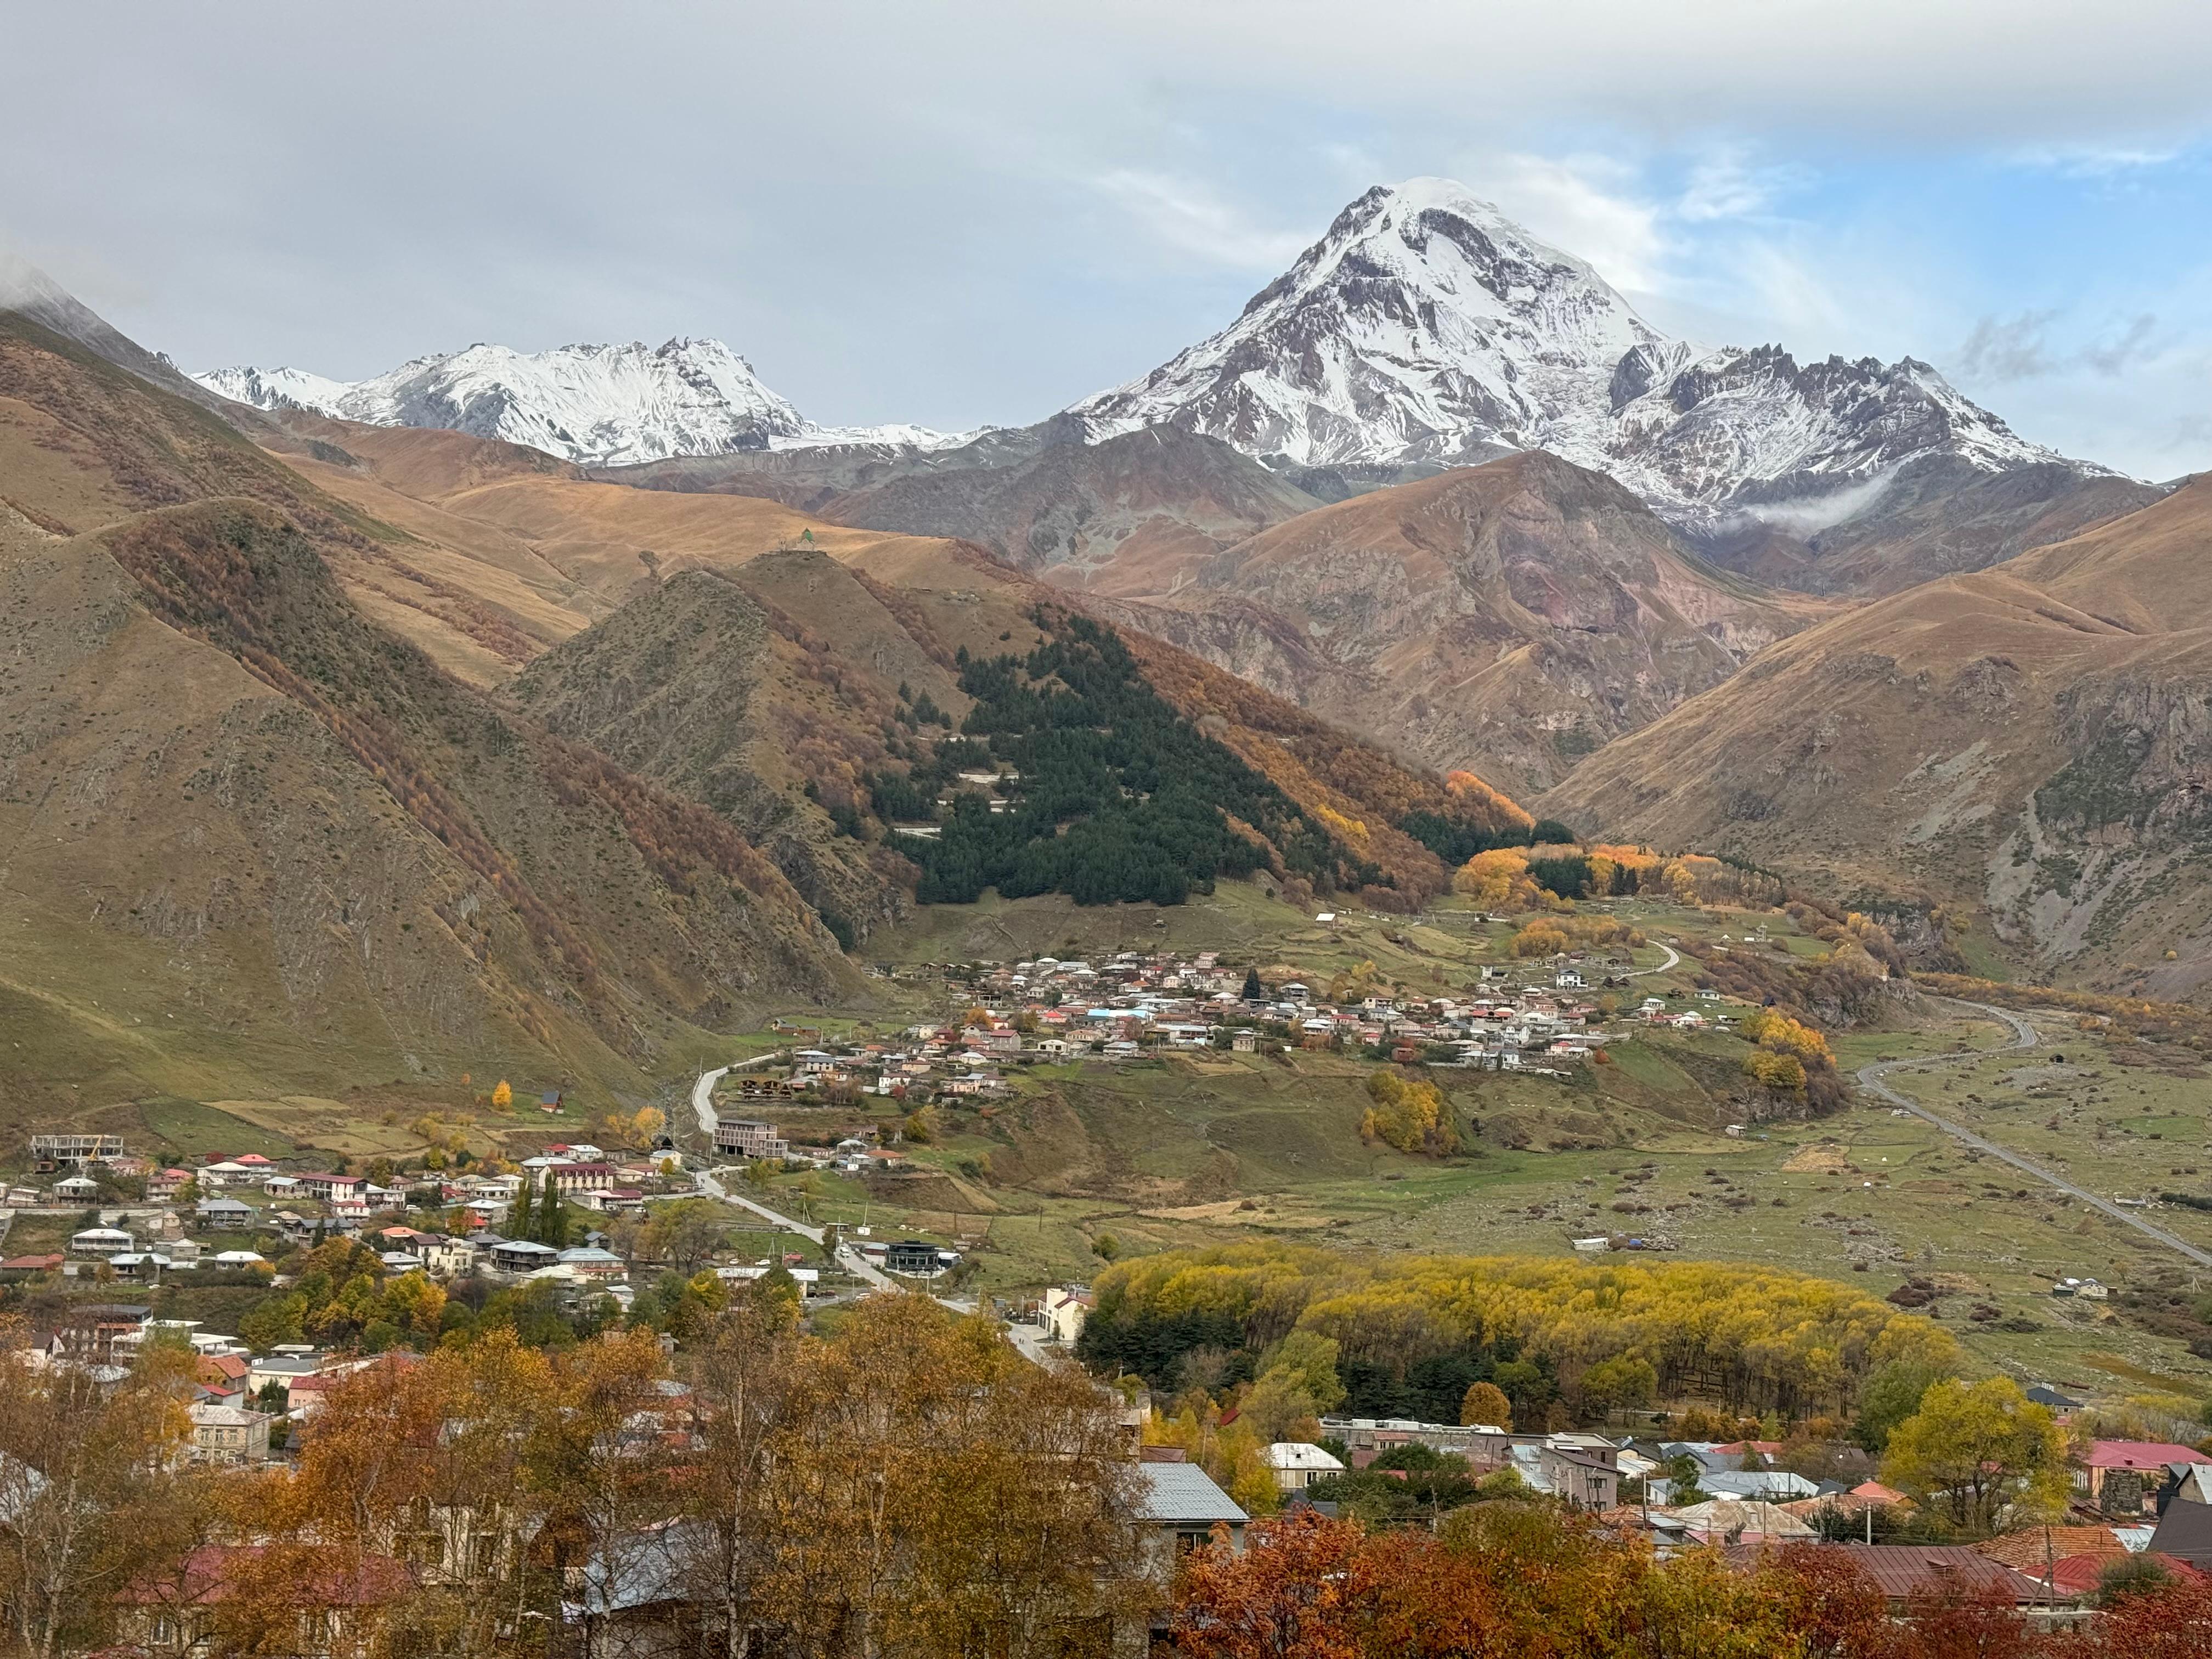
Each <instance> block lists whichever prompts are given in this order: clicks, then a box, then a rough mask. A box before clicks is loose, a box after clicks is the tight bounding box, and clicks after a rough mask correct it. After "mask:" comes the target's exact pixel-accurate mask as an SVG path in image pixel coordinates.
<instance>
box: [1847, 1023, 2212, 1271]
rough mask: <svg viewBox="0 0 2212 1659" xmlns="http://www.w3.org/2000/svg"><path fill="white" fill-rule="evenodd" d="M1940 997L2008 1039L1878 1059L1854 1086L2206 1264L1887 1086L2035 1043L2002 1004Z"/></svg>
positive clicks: (2138, 1221) (2211, 1257)
mask: <svg viewBox="0 0 2212 1659" xmlns="http://www.w3.org/2000/svg"><path fill="white" fill-rule="evenodd" d="M1944 1000H1946V1001H1950V1002H1957V1003H1958V1005H1959V1006H1960V1007H1962V1008H1972V1009H1973V1010H1974V1011H1975V1012H1977V1013H1983V1014H1987V1015H1988V1016H1989V1017H1990V1018H1992V1019H1994V1020H1996V1021H1998V1022H1999V1023H2000V1024H2004V1025H2007V1026H2009V1027H2010V1028H2011V1030H2012V1041H2011V1042H2008V1043H2007V1044H2005V1045H2004V1046H2003V1047H2002V1048H1975V1049H1971V1050H1969V1051H1968V1052H1966V1053H1965V1054H1936V1055H1931V1056H1929V1057H1927V1058H1925V1059H1920V1060H1875V1062H1874V1063H1873V1064H1872V1065H1869V1066H1860V1067H1859V1069H1858V1079H1859V1087H1860V1088H1862V1089H1863V1090H1865V1091H1867V1092H1868V1093H1869V1094H1871V1095H1874V1096H1875V1097H1878V1098H1880V1099H1882V1100H1886V1101H1887V1102H1888V1103H1890V1104H1891V1105H1893V1106H1896V1107H1900V1108H1902V1109H1904V1110H1905V1111H1908V1112H1910V1113H1911V1114H1912V1115H1913V1116H1915V1117H1917V1118H1919V1119H1920V1120H1921V1121H1923V1122H1926V1123H1932V1124H1934V1125H1935V1126H1936V1127H1937V1128H1939V1129H1941V1130H1942V1132H1943V1133H1945V1134H1947V1135H1949V1136H1950V1137H1951V1138H1952V1139H1954V1140H1959V1141H1963V1142H1965V1143H1966V1145H1967V1146H1972V1147H1973V1148H1975V1149H1976V1150H1977V1151H1979V1152H1987V1153H1988V1154H1989V1155H1990V1157H1991V1158H1997V1159H1999V1160H2000V1161H2002V1162H2003V1163H2006V1164H2011V1165H2012V1167H2013V1168H2014V1169H2015V1170H2019V1171H2020V1172H2021V1174H2023V1175H2028V1176H2034V1177H2035V1179H2036V1180H2038V1181H2040V1182H2043V1183H2044V1184H2045V1186H2049V1187H2055V1188H2057V1189H2058V1190H2059V1191H2060V1192H2062V1193H2064V1194H2066V1195H2067V1196H2068V1197H2069V1198H2078V1199H2080V1200H2081V1201H2082V1202H2083V1203H2084V1204H2087V1206H2089V1207H2090V1208H2091V1209H2093V1210H2095V1211H2097V1212H2099V1213H2100V1214H2102V1215H2107V1216H2110V1217H2111V1218H2112V1219H2113V1220H2115V1221H2117V1222H2119V1223H2121V1224H2122V1225H2124V1226H2129V1227H2132V1228H2134V1229H2135V1230H2136V1231H2137V1232H2139V1233H2142V1235H2143V1236H2144V1237H2148V1238H2151V1239H2154V1240H2156V1241H2157V1242H2158V1243H2160V1244H2163V1245H2165V1246H2166V1249H2169V1250H2172V1251H2174V1252H2175V1253H2177V1254H2178V1255H2183V1256H2185V1257H2187V1258H2188V1259H2189V1260H2190V1261H2194V1262H2195V1263H2197V1265H2198V1266H2199V1267H2212V1254H2208V1253H2206V1252H2205V1251H2203V1250H2200V1249H2197V1246H2195V1245H2194V1244H2191V1243H2188V1242H2187V1241H2186V1240H2185V1239H2179V1238H2176V1237H2174V1236H2173V1235H2172V1233H2170V1232H2168V1231H2166V1229H2165V1228H2163V1227H2160V1226H2158V1225H2155V1224H2154V1223H2152V1222H2148V1221H2146V1220H2144V1219H2143V1218H2142V1217H2141V1216H2139V1215H2134V1214H2131V1213H2130V1212H2128V1211H2126V1210H2124V1209H2122V1208H2121V1207H2120V1206H2118V1205H2117V1204H2115V1203H2113V1202H2112V1200H2109V1199H2104V1198H2100V1197H2098V1196H2097V1194H2094V1193H2093V1192H2089V1191H2087V1190H2085V1189H2084V1188H2080V1187H2077V1186H2075V1184H2074V1183H2073V1182H2070V1181H2069V1180H2067V1179H2066V1178H2065V1177H2064V1176H2057V1175H2053V1174H2052V1173H2051V1171H2050V1170H2046V1169H2045V1168H2044V1167H2043V1166H2042V1165H2041V1164H2038V1163H2036V1162H2034V1161H2033V1159H2030V1158H2023V1157H2021V1155H2020V1154H2019V1153H2018V1152H2014V1151H2012V1150H2011V1149H2010V1148H2009V1147H2006V1146H1998V1145H1997V1144H1996V1142H1995V1141H1994V1140H1990V1139H1985V1138H1984V1137H1983V1136H1981V1135H1978V1134H1976V1133H1974V1132H1973V1131H1972V1129H1969V1128H1966V1127H1963V1126H1961V1125H1960V1124H1956V1123H1954V1122H1952V1121H1950V1119H1948V1118H1946V1117H1939V1116H1937V1115H1936V1114H1935V1113H1934V1112H1931V1111H1929V1109H1928V1108H1926V1107H1925V1106H1923V1105H1922V1104H1921V1103H1919V1102H1918V1101H1917V1100H1914V1099H1913V1098H1912V1097H1911V1096H1909V1095H1903V1094H1899V1092H1898V1091H1896V1090H1894V1089H1893V1088H1891V1087H1890V1086H1889V1085H1888V1084H1887V1082H1886V1081H1885V1080H1884V1079H1887V1078H1890V1077H1893V1076H1894V1075H1896V1074H1897V1073H1899V1072H1911V1071H1917V1070H1923V1069H1925V1068H1927V1067H1929V1066H1952V1065H1956V1064H1958V1063H1959V1062H1960V1061H1961V1060H1987V1059H1988V1058H1989V1057H1990V1055H1991V1054H2014V1053H2018V1052H2020V1051H2021V1050H2024V1049H2028V1048H2033V1047H2035V1043H2036V1036H2035V1027H2034V1026H2033V1025H2031V1024H2028V1022H2027V1020H2025V1019H2022V1018H2021V1017H2020V1016H2019V1015H2018V1014H2015V1013H2012V1012H2008V1011H2007V1010H2005V1009H2002V1008H1996V1007H1992V1006H1990V1004H1988V1003H1986V1002H1967V1001H1965V1000H1962V999H1960V998H1955V997H1947V998H1945V999H1944Z"/></svg>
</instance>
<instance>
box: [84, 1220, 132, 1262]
mask: <svg viewBox="0 0 2212 1659" xmlns="http://www.w3.org/2000/svg"><path fill="white" fill-rule="evenodd" d="M137 1242H138V1241H137V1239H135V1238H133V1237H131V1235H130V1234H129V1233H126V1232H125V1231H123V1230H122V1229H121V1228H119V1227H87V1228H86V1229H85V1230H84V1231H82V1232H79V1233H71V1234H70V1242H69V1247H70V1255H96V1256H102V1257H106V1256H111V1255H118V1254H120V1253H121V1252H122V1251H125V1250H127V1249H131V1247H132V1246H133V1245H134V1244H136V1243H137Z"/></svg>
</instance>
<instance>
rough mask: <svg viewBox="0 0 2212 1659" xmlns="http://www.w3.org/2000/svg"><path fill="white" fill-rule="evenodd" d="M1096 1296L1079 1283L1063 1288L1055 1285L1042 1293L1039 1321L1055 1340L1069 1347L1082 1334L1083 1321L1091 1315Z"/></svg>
mask: <svg viewBox="0 0 2212 1659" xmlns="http://www.w3.org/2000/svg"><path fill="white" fill-rule="evenodd" d="M1095 1302H1096V1298H1095V1297H1092V1295H1091V1292H1090V1291H1087V1290H1085V1289H1084V1288H1083V1287H1082V1286H1081V1285H1069V1286H1066V1287H1065V1288H1063V1287H1061V1286H1060V1285H1054V1286H1053V1287H1052V1288H1051V1289H1049V1290H1048V1291H1046V1292H1045V1293H1044V1297H1043V1300H1042V1303H1041V1304H1040V1305H1039V1309H1038V1316H1039V1322H1040V1323H1042V1325H1043V1326H1044V1328H1045V1330H1046V1332H1047V1333H1048V1334H1049V1335H1050V1336H1051V1338H1052V1340H1054V1341H1055V1342H1062V1343H1065V1344H1066V1345H1067V1346H1069V1347H1071V1348H1072V1347H1073V1346H1075V1342H1076V1339H1077V1338H1078V1337H1079V1336H1081V1335H1082V1334H1083V1322H1084V1321H1085V1320H1086V1319H1088V1318H1089V1317H1090V1316H1091V1308H1092V1306H1093V1305H1094V1304H1095Z"/></svg>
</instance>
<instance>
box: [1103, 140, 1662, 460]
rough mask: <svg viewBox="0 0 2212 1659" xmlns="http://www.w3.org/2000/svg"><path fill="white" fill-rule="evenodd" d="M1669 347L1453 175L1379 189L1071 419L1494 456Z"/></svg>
mask: <svg viewBox="0 0 2212 1659" xmlns="http://www.w3.org/2000/svg"><path fill="white" fill-rule="evenodd" d="M1667 344H1668V342H1667V341H1666V340H1665V339H1664V337H1662V335H1660V333H1659V332H1658V331H1656V330H1655V329H1653V328H1652V327H1651V326H1650V325H1649V324H1647V323H1646V322H1644V319H1642V318H1641V317H1638V315H1637V314H1636V312H1635V310H1634V308H1633V307H1631V306H1630V305H1629V304H1628V302H1627V301H1626V300H1624V299H1622V298H1621V296H1620V295H1619V294H1618V293H1616V292H1614V290H1613V289H1612V287H1611V286H1609V285H1608V284H1607V283H1606V282H1605V280H1604V279H1603V278H1602V277H1601V276H1599V275H1598V274H1597V272H1596V271H1595V270H1593V269H1592V268H1591V267H1590V266H1589V264H1587V263H1586V262H1585V261H1583V260H1582V259H1579V258H1576V257H1575V256H1574V255H1572V254H1571V253H1566V252H1562V251H1561V250H1559V249H1558V248H1555V247H1553V246H1550V245H1549V244H1547V243H1546V242H1543V241H1541V240H1538V239H1537V238H1536V237H1534V236H1533V235H1531V234H1528V232H1527V231H1525V230H1523V229H1522V228H1521V227H1519V226H1518V225H1516V224H1515V223H1514V222H1512V221H1511V220H1510V219H1508V218H1507V217H1506V216H1504V214H1503V213H1501V212H1499V211H1498V209H1497V208H1496V207H1495V206H1493V205H1492V204H1490V203H1488V202H1485V201H1483V200H1481V199H1480V197H1476V196H1475V195H1474V193H1473V192H1472V191H1469V190H1468V189H1467V188H1466V186H1464V185H1458V184H1455V183H1453V182H1451V181H1450V180H1449V179H1411V180H1408V181H1407V183H1405V184H1403V185H1398V186H1396V187H1395V188H1391V187H1388V186H1383V185H1377V186H1376V188H1374V189H1373V190H1370V191H1367V193H1366V194H1364V196H1361V197H1359V198H1358V200H1356V201H1354V202H1353V203H1352V204H1350V205H1349V206H1348V207H1346V209H1345V210H1343V211H1342V212H1341V213H1340V214H1338V215H1337V216H1336V219H1335V222H1334V223H1332V224H1331V225H1330V226H1329V228H1328V232H1327V233H1326V234H1324V235H1323V236H1322V239H1321V240H1319V241H1318V242H1316V243H1315V244H1314V245H1313V246H1311V247H1310V248H1308V249H1307V250H1306V251H1305V252H1304V253H1303V254H1301V255H1299V257H1298V258H1297V263H1296V264H1293V265H1292V266H1291V269H1290V270H1287V271H1285V273H1284V274H1283V275H1282V276H1279V277H1277V278H1276V279H1275V281H1274V282H1273V283H1269V284H1268V285H1267V287H1266V288H1265V289H1261V291H1260V292H1259V293H1258V294H1257V295H1254V296H1253V298H1252V300H1251V301H1250V302H1249V304H1248V305H1246V307H1244V311H1243V314H1242V315H1241V316H1239V317H1238V318H1237V320H1236V321H1235V322H1234V323H1232V324H1231V325H1229V327H1227V328H1226V329H1225V330H1223V331H1221V332H1220V333H1219V334H1217V335H1215V336H1214V337H1212V339H1209V340H1205V341H1202V342H1200V343H1199V344H1197V345H1195V346H1193V347H1191V348H1190V349H1188V350H1187V351H1185V352H1183V353H1182V354H1181V355H1180V356H1176V358H1174V359H1173V360H1171V361H1170V362H1168V363H1167V364H1165V365H1164V366H1163V367H1162V368H1158V369H1156V370H1154V371H1153V372H1152V374H1149V375H1147V376H1146V377H1145V378H1144V379H1143V380H1133V381H1131V382H1130V383H1129V384H1128V385H1127V386H1121V387H1117V388H1116V389H1115V390H1114V391H1111V392H1102V393H1100V394H1099V395H1097V397H1095V398H1089V399H1086V400H1085V402H1083V403H1080V404H1077V405H1076V406H1075V409H1074V410H1073V413H1075V414H1077V415H1078V416H1082V417H1084V418H1085V420H1086V421H1087V422H1090V424H1091V428H1092V429H1093V430H1094V431H1095V432H1097V434H1098V435H1101V436H1106V435H1112V434H1114V433H1116V432H1124V431H1128V430H1130V429H1132V428H1136V427H1140V426H1150V425H1156V424H1159V423H1161V422H1173V423H1174V424H1176V425H1189V426H1195V427H1196V428H1198V429H1199V430H1201V431H1205V432H1206V433H1209V434H1210V435H1213V436H1215V437H1219V438H1223V439H1225V440H1227V441H1229V442H1231V443H1232V444H1235V445H1237V447H1239V448H1243V449H1245V450H1248V451H1249V452H1251V453H1255V454H1261V455H1267V454H1279V455H1281V456H1284V457H1285V458H1287V459H1290V460H1291V461H1292V462H1295V463H1298V464H1301V465H1324V464H1328V463H1332V462H1344V461H1354V462H1363V461H1441V462H1446V463H1449V462H1455V461H1463V460H1480V459H1486V458H1487V457H1488V456H1491V455H1494V454H1497V453H1499V452H1500V451H1501V450H1503V449H1507V448H1518V447H1525V446H1526V445H1528V443H1529V442H1530V441H1533V440H1534V438H1535V435H1536V434H1537V433H1538V432H1539V431H1540V430H1541V428H1544V427H1545V426H1546V425H1547V423H1548V421H1549V418H1550V415H1551V411H1552V410H1554V409H1556V408H1559V407H1562V406H1575V407H1581V406H1584V405H1588V404H1592V403H1594V402H1598V401H1601V400H1603V399H1604V398H1606V396H1607V388H1608V386H1609V384H1610V381H1611V380H1612V376H1613V370H1614V368H1615V367H1616V365H1618V364H1619V363H1620V361H1621V359H1622V358H1623V357H1624V356H1626V355H1628V354H1629V353H1631V352H1632V351H1636V350H1638V349H1648V350H1650V351H1653V352H1658V351H1661V350H1662V349H1663V348H1665V347H1666V346H1667Z"/></svg>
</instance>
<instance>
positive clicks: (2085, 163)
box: [2010, 143, 2182, 179]
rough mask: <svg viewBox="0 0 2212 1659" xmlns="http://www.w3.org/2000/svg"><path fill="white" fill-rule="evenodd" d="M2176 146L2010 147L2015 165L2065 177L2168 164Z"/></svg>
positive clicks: (2105, 176) (2101, 176) (2105, 175)
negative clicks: (2012, 148)
mask: <svg viewBox="0 0 2212 1659" xmlns="http://www.w3.org/2000/svg"><path fill="white" fill-rule="evenodd" d="M2181 156H2182V150H2181V148H2180V146H2179V145H2172V144H2166V145H2155V146H2150V147H2136V146H2133V145H2128V144H2097V143H2087V144H2058V145H2046V144H2035V145H2030V146H2029V147H2027V149H2019V150H2015V151H2014V152H2013V153H2012V155H2011V158H2010V159H2011V160H2012V161H2013V163H2014V164H2015V166H2018V167H2034V168H2039V169H2041V170H2044V171H2046V172H2051V173H2057V174H2059V175H2060V176H2061V177H2063V178H2067V179H2111V178H2114V177H2117V176H2118V175H2121V174H2124V173H2144V172H2148V171H2149V170H2150V169H2152V168H2154V167H2170V166H2171V165H2172V163H2174V162H2175V161H2179V160H2180V159H2181Z"/></svg>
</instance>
